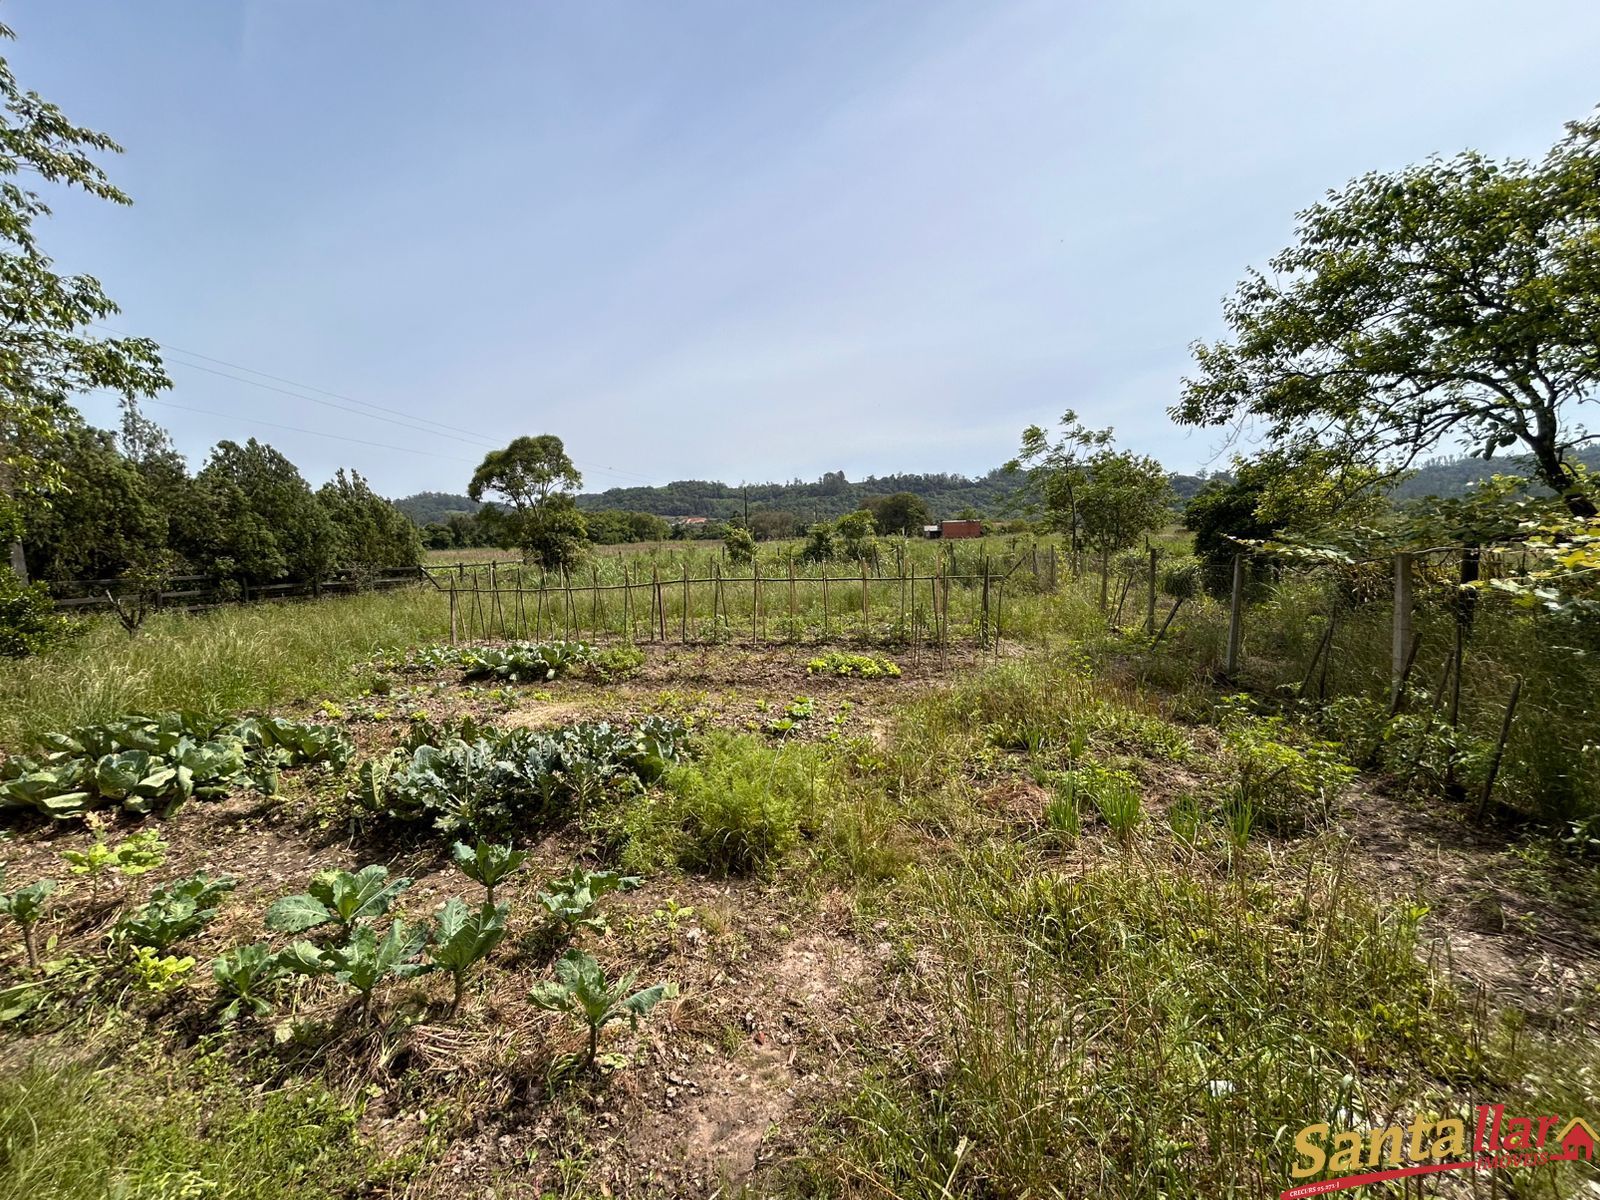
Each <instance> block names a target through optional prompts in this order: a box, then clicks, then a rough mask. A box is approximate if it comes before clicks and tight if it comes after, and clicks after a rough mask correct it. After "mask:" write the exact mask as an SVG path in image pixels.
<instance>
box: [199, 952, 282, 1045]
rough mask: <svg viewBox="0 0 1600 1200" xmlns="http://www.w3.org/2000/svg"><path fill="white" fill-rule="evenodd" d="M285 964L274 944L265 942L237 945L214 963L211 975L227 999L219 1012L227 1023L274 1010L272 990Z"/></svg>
mask: <svg viewBox="0 0 1600 1200" xmlns="http://www.w3.org/2000/svg"><path fill="white" fill-rule="evenodd" d="M285 973H286V972H285V968H284V965H283V963H282V962H280V961H279V959H278V956H277V955H276V954H274V953H273V950H272V947H271V946H269V945H267V943H265V942H257V943H256V944H255V945H253V946H236V947H234V948H233V949H232V950H229V951H228V952H227V953H225V954H223V955H222V956H221V957H220V958H218V959H216V960H215V961H214V962H212V964H211V978H212V979H214V980H216V982H217V993H218V996H219V997H220V998H223V999H226V1001H227V1003H226V1004H225V1005H223V1007H222V1011H221V1013H220V1014H219V1016H220V1018H221V1020H222V1023H223V1024H224V1025H231V1024H232V1023H233V1022H234V1021H237V1020H238V1019H239V1018H240V1017H241V1016H252V1017H256V1018H260V1017H264V1016H266V1015H267V1014H268V1013H269V1012H271V1011H272V1003H271V1001H270V1000H268V998H267V997H268V993H269V991H270V990H271V988H272V985H273V984H275V983H277V982H278V980H280V979H282V978H283V976H284V974H285Z"/></svg>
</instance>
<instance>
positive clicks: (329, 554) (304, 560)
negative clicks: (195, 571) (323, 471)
mask: <svg viewBox="0 0 1600 1200" xmlns="http://www.w3.org/2000/svg"><path fill="white" fill-rule="evenodd" d="M195 484H196V488H197V493H198V494H197V496H196V504H197V509H196V511H195V512H193V513H191V514H189V519H190V526H189V530H190V535H191V537H192V539H193V542H192V545H191V546H190V551H191V553H190V554H189V558H190V560H191V561H192V562H195V563H196V564H197V565H198V564H203V565H204V566H205V568H206V569H207V570H210V571H212V572H214V573H215V574H217V575H220V576H227V577H231V578H233V579H236V580H238V581H239V582H242V583H249V584H257V585H259V584H264V583H270V582H273V581H275V580H278V579H284V578H288V579H293V580H317V579H323V578H326V576H327V575H328V574H329V573H330V572H331V571H332V570H333V568H334V564H335V562H336V560H337V555H338V534H337V532H336V530H335V529H334V526H333V522H332V521H331V520H329V519H328V514H327V512H326V511H325V510H324V509H323V506H322V505H321V504H319V503H318V502H317V498H316V496H314V495H313V494H312V491H311V488H310V486H309V485H308V484H307V483H306V481H305V480H304V479H303V478H302V477H301V475H300V472H299V471H298V470H297V469H296V468H295V465H294V464H293V463H292V462H290V461H289V460H288V459H287V458H285V457H284V456H283V455H282V454H280V453H279V452H278V451H276V450H274V449H273V448H272V447H271V446H267V445H264V444H262V443H260V442H258V441H256V440H255V439H254V438H251V439H250V440H249V441H248V442H246V443H245V444H244V445H243V446H240V445H239V444H238V443H236V442H218V443H217V445H216V448H215V449H213V450H212V452H211V458H210V460H209V461H208V462H207V463H206V465H205V467H204V469H202V470H201V472H200V473H199V474H198V475H197V476H195Z"/></svg>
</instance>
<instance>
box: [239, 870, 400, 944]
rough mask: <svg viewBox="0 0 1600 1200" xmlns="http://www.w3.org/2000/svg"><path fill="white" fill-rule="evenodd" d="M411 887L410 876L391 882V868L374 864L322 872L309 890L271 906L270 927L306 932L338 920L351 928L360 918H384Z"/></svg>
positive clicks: (288, 931) (282, 930) (283, 931)
mask: <svg viewBox="0 0 1600 1200" xmlns="http://www.w3.org/2000/svg"><path fill="white" fill-rule="evenodd" d="M410 886H411V880H410V879H407V878H404V877H402V878H400V879H396V880H395V881H394V882H392V883H391V882H389V868H388V867H385V866H381V865H379V864H377V863H373V864H372V865H371V866H367V867H362V868H361V870H359V871H355V872H351V871H319V872H318V873H317V874H316V875H314V876H313V877H312V879H311V884H310V886H309V887H308V888H307V890H306V891H305V892H303V893H301V894H300V895H297V896H285V897H284V898H283V899H282V900H279V901H278V902H277V903H275V904H273V906H272V907H271V908H269V909H267V920H266V924H267V928H268V929H271V930H273V931H274V932H276V933H304V932H305V931H306V930H307V929H314V928H316V927H317V926H318V925H326V924H327V923H328V922H330V921H336V922H338V924H339V925H340V927H341V928H343V929H345V930H347V931H348V930H349V929H350V927H351V926H352V925H354V924H355V923H356V922H357V921H363V920H370V919H372V918H373V917H381V916H382V915H383V914H384V913H386V912H388V911H389V909H390V908H391V907H392V906H393V904H394V901H395V898H396V897H397V896H399V895H400V893H401V892H403V891H405V890H406V889H407V888H408V887H410Z"/></svg>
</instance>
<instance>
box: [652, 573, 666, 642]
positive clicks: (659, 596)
mask: <svg viewBox="0 0 1600 1200" xmlns="http://www.w3.org/2000/svg"><path fill="white" fill-rule="evenodd" d="M650 573H651V575H653V576H654V577H655V581H656V632H658V633H659V634H660V635H661V640H662V641H663V642H665V641H666V640H667V597H666V593H664V592H663V591H662V590H661V568H660V567H651V568H650Z"/></svg>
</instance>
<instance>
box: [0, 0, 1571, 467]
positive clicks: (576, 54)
mask: <svg viewBox="0 0 1600 1200" xmlns="http://www.w3.org/2000/svg"><path fill="white" fill-rule="evenodd" d="M0 19H3V20H4V21H5V22H6V23H8V24H10V25H11V26H12V27H13V28H14V29H15V30H16V32H17V34H18V41H17V42H15V43H13V44H11V45H10V46H9V47H7V48H6V49H5V51H4V52H5V53H6V55H7V56H8V57H9V58H10V60H11V62H12V65H13V68H14V70H15V71H16V72H17V74H18V76H19V77H20V79H21V81H22V83H23V84H24V86H27V87H32V88H34V89H36V90H38V91H39V92H41V93H42V94H43V95H45V96H46V97H48V98H50V99H52V100H54V101H56V102H57V103H59V104H60V105H62V107H63V108H65V109H66V111H67V113H68V115H69V116H71V117H73V118H74V119H75V120H78V121H80V122H82V123H85V124H89V125H92V126H94V127H97V128H100V129H104V130H105V131H107V132H108V133H110V134H112V135H113V136H114V137H116V138H117V139H118V140H119V141H121V142H122V143H123V145H124V146H125V147H126V150H127V153H126V154H124V155H123V156H122V157H121V158H120V159H117V160H115V161H114V162H113V163H112V164H111V166H112V170H113V173H114V176H115V178H116V180H117V181H118V182H119V183H120V184H121V185H122V186H123V187H124V188H125V189H126V190H127V191H129V192H130V193H131V194H132V195H133V197H134V200H135V202H136V203H135V207H133V208H132V209H117V208H112V207H110V206H104V205H97V204H90V203H87V202H84V201H81V200H77V199H71V198H67V197H59V198H57V199H56V211H57V217H56V219H55V220H54V221H53V222H52V225H51V227H50V229H49V230H48V231H47V234H46V245H47V247H48V248H49V249H50V251H51V252H52V253H53V254H54V255H55V257H56V258H57V261H58V263H59V264H60V265H61V266H62V267H64V268H67V269H70V270H83V271H88V272H90V273H92V274H95V275H97V276H98V277H99V278H100V279H101V281H102V282H103V283H104V285H105V286H106V288H107V290H108V291H109V292H110V293H111V295H112V296H113V297H114V298H115V299H116V300H117V301H118V302H119V303H120V304H121V305H122V306H123V309H124V313H123V316H122V317H121V318H119V320H118V323H117V324H118V328H120V329H123V330H127V331H131V332H138V333H142V334H147V335H149V336H153V337H155V338H157V339H159V340H161V341H162V342H163V343H166V344H168V345H170V346H173V347H181V348H182V351H181V352H180V351H178V350H174V351H173V354H172V360H173V365H172V368H171V374H172V375H173V378H174V379H175V381H176V383H177V386H176V387H175V388H174V390H173V391H172V392H171V393H169V394H167V395H166V396H164V397H163V399H164V400H166V401H168V402H169V405H176V406H181V407H171V406H167V407H163V406H152V407H151V408H150V410H149V411H150V413H151V415H152V416H154V417H156V418H158V419H159V420H161V421H162V422H163V423H164V424H166V425H167V426H168V427H169V428H170V429H172V430H173V432H174V435H175V437H176V439H177V442H178V444H179V447H180V449H182V450H183V451H184V452H185V453H186V454H188V455H189V456H190V458H191V461H192V462H194V463H195V465H198V464H199V463H200V461H202V460H203V458H204V455H205V452H206V450H207V448H208V447H209V446H210V445H211V444H212V443H214V442H215V441H217V440H218V439H220V438H232V439H235V440H240V441H242V440H243V439H244V438H245V437H248V436H250V435H251V434H255V435H257V436H260V437H262V438H263V439H265V440H267V441H270V442H272V443H273V444H274V445H276V446H278V447H279V448H280V449H282V450H283V451H285V452H286V453H287V454H288V455H289V456H290V457H291V458H292V459H294V460H295V461H296V462H297V463H298V464H300V466H301V469H302V470H303V471H304V473H305V474H306V476H307V478H308V479H310V480H311V481H312V483H313V484H317V483H320V482H321V481H322V480H323V479H325V478H326V477H327V476H328V475H329V474H331V473H332V471H333V469H334V468H335V467H337V466H341V465H347V466H353V467H355V468H357V469H358V470H360V471H362V472H363V473H364V474H366V475H367V476H368V477H369V478H370V479H371V480H372V481H373V483H374V485H375V486H376V487H377V488H378V489H379V490H380V491H383V492H385V493H387V494H390V495H402V494H405V493H409V492H412V491H416V490H421V489H437V490H444V491H457V490H462V489H463V488H464V486H465V483H466V481H467V479H468V477H469V476H470V474H471V470H472V467H473V465H474V464H475V462H476V460H477V459H478V458H479V457H480V456H481V454H482V452H483V450H484V449H486V448H488V446H489V445H490V444H492V443H493V444H498V443H503V442H504V441H506V440H509V439H510V438H511V437H513V436H516V435H518V434H522V433H544V432H550V433H556V434H559V435H560V436H561V437H563V438H564V439H566V442H567V445H568V449H569V451H570V452H571V454H572V456H573V457H574V459H576V461H577V462H578V464H579V466H580V467H581V468H582V469H583V470H584V472H585V485H586V487H588V488H592V489H600V488H604V487H608V486H616V485H627V484H634V483H642V482H647V481H648V482H665V481H667V480H669V479H675V478H721V479H726V480H728V481H730V482H738V481H740V480H752V481H754V480H764V479H788V478H794V477H801V478H813V477H815V476H817V475H819V474H821V473H822V472H823V471H826V470H841V469H842V470H844V471H845V472H847V474H849V475H850V476H851V477H852V478H855V477H859V476H861V475H864V474H867V473H869V472H879V473H883V472H891V471H896V470H910V471H921V470H934V471H937V470H948V471H964V472H969V473H978V472H981V471H984V470H987V469H988V468H989V467H991V466H994V465H996V464H998V463H999V462H1001V461H1003V460H1004V459H1005V458H1006V457H1008V456H1009V454H1010V453H1011V452H1012V451H1013V450H1014V448H1015V446H1016V443H1017V439H1018V434H1019V432H1020V430H1021V429H1022V428H1023V427H1024V426H1025V425H1027V424H1029V423H1031V422H1049V421H1052V420H1054V418H1055V417H1056V416H1058V415H1059V413H1060V412H1061V411H1062V410H1063V409H1066V408H1068V407H1071V408H1075V409H1076V410H1077V411H1078V412H1079V413H1080V415H1082V416H1083V417H1084V418H1085V419H1086V420H1088V421H1089V422H1090V423H1092V424H1095V425H1112V426H1115V427H1116V429H1117V431H1118V435H1119V440H1120V441H1121V442H1122V443H1124V444H1126V445H1129V446H1131V447H1133V448H1136V449H1140V450H1143V451H1146V452H1149V453H1152V454H1155V455H1157V456H1158V457H1160V458H1161V459H1162V460H1163V461H1164V462H1166V463H1167V464H1168V465H1169V466H1170V467H1172V468H1174V469H1180V470H1186V469H1193V468H1195V467H1198V466H1204V465H1212V466H1216V465H1222V464H1223V462H1224V460H1223V459H1221V458H1218V457H1217V453H1218V446H1219V439H1218V437H1217V435H1216V434H1215V433H1213V432H1210V431H1192V430H1181V429H1176V428H1174V427H1173V426H1172V425H1171V424H1170V423H1169V422H1168V420H1167V418H1166V416H1165V410H1166V407H1167V405H1169V404H1170V403H1171V402H1172V400H1173V398H1174V396H1175V395H1176V391H1177V387H1178V381H1179V379H1180V377H1181V376H1182V374H1183V372H1184V370H1185V368H1186V365H1187V362H1188V353H1187V346H1188V343H1189V342H1190V341H1192V340H1193V339H1195V338H1208V337H1214V336H1216V335H1217V334H1218V333H1219V332H1220V331H1221V327H1220V301H1221V298H1222V297H1223V296H1224V294H1226V293H1227V292H1228V291H1230V290H1231V289H1232V287H1233V285H1234V284H1235V283H1236V282H1237V281H1238V279H1239V278H1240V276H1241V274H1242V272H1243V270H1244V268H1245V267H1246V266H1247V265H1250V264H1261V263H1262V262H1264V260H1265V259H1266V258H1267V256H1269V255H1270V254H1272V253H1273V252H1274V251H1275V250H1277V249H1279V248H1281V247H1282V246H1283V245H1284V244H1285V243H1286V242H1287V241H1288V239H1289V238H1290V235H1291V232H1292V227H1293V213H1294V212H1295V210H1296V209H1298V208H1301V207H1304V206H1305V205H1306V204H1308V203H1310V202H1312V201H1314V200H1315V199H1317V198H1318V196H1319V195H1320V194H1321V193H1322V192H1323V191H1324V190H1325V189H1327V188H1329V187H1334V186H1337V185H1339V184H1340V183H1342V182H1343V181H1344V180H1346V179H1348V178H1350V177H1351V176H1353V175H1356V174H1359V173H1361V172H1362V171H1364V170H1367V169H1369V168H1387V167H1395V166H1399V165H1402V164H1404V163H1407V162H1410V161H1414V160H1416V159H1418V158H1421V157H1424V156H1426V155H1427V154H1429V153H1432V152H1446V153H1448V152H1451V151H1454V150H1456V149H1459V148H1461V147H1463V146H1469V145H1470V146H1475V147H1477V148H1480V149H1483V150H1485V151H1488V152H1491V153H1496V154H1526V155H1536V154H1538V153H1540V152H1541V151H1542V150H1543V149H1544V148H1545V147H1547V146H1548V145H1549V144H1550V143H1551V142H1552V141H1554V140H1555V139H1556V137H1557V136H1558V135H1559V134H1560V132H1561V124H1562V122H1563V121H1565V120H1569V119H1572V118H1576V117H1579V116H1581V115H1584V114H1585V113H1587V112H1588V111H1589V110H1590V108H1591V107H1592V106H1593V105H1594V104H1595V103H1596V102H1597V101H1600V86H1597V82H1600V76H1597V75H1596V71H1595V63H1596V62H1597V61H1600V4H1596V3H1594V2H1593V0H1522V2H1519V3H1484V2H1478V0H1450V2H1448V3H1447V2H1443V0H1439V2H1428V3H1422V2H1396V0H1387V2H1384V3H1377V2H1368V0H1341V2H1340V3H1337V4H1335V3H1331V2H1329V3H1322V4H1315V5H1313V4H1307V3H1292V4H1291V3H1283V2H1282V0H1262V2H1236V3H1227V4H1209V5H1207V4H1195V3H1193V2H1192V0H1188V2H1185V3H1128V4H1117V5H1110V4H1101V5H1090V4H1072V3H1066V2H1057V3H1032V2H1027V3H1010V2H1006V0H985V2H982V3H979V2H976V0H974V2H971V3H963V4H938V3H900V2H888V3H871V2H857V3H831V2H825V0H805V2H804V3H799V2H792V3H787V4H777V3H749V2H745V3H738V4H735V3H692V2H687V3H672V4H661V3H632V4H628V3H608V2H605V0H599V2H586V3H565V4H542V3H541V4H535V3H509V2H507V3H496V2H490V0H474V2H471V3H462V4H440V3H426V4H424V3H414V2H409V0H383V2H381V3H380V2H378V0H256V2H240V3H230V2H227V0H204V2H202V0H138V2H137V3H132V2H130V0H8V2H7V3H4V4H3V5H0ZM196 355H205V356H208V357H207V358H199V357H196ZM179 360H182V361H183V363H184V364H187V365H180V363H179ZM217 360H220V362H219V361H217ZM222 363H229V364H237V366H223V365H221V364H222ZM202 367H209V368H210V372H208V371H205V370H202V369H200V368H202ZM238 367H246V368H252V369H254V370H255V371H257V372H264V373H266V374H268V375H272V376H277V377H280V378H281V379H282V380H291V381H294V382H293V383H292V384H285V383H282V382H274V381H272V380H270V379H266V378H263V377H262V376H260V375H255V376H246V377H247V378H253V379H255V380H256V382H257V383H258V384H261V383H265V384H268V385H269V386H270V387H273V388H278V389H281V390H278V391H269V390H266V389H265V388H262V387H259V386H250V385H248V384H245V383H242V382H239V381H238V380H236V379H232V378H228V377H226V376H229V375H232V376H239V375H243V374H244V372H242V371H240V370H239V369H238ZM213 372H223V373H224V374H216V373H213ZM308 387H309V388H316V389H322V391H321V392H320V393H312V392H308V391H307V388H308ZM289 392H293V393H297V394H294V395H290V394H285V393H289ZM325 393H332V395H328V394H325ZM309 395H314V396H316V398H317V399H321V400H325V401H328V402H329V403H328V404H322V405H319V404H317V403H314V402H313V400H311V399H308V398H307V396H309ZM334 396H338V397H346V398H348V399H334V398H333V397H334ZM350 400H355V401H359V402H364V404H365V405H367V406H381V407H382V408H384V409H388V410H393V412H398V413H404V414H410V415H411V416H412V418H413V419H414V420H421V421H424V422H427V424H426V426H425V427H424V428H411V427H405V426H403V425H397V424H394V423H391V422H390V421H380V420H378V419H376V416H377V415H383V416H390V415H391V414H389V413H384V414H377V413H376V412H375V410H374V409H372V408H370V407H362V405H359V404H358V405H351V404H350ZM329 405H340V406H344V407H345V408H349V407H356V408H359V409H360V410H361V411H360V412H359V413H351V412H347V411H342V410H341V409H340V408H336V407H330V406H329ZM83 407H84V409H85V411H86V413H88V415H89V416H90V418H91V419H92V420H96V421H97V422H99V423H108V422H109V421H110V420H111V418H112V416H113V415H114V409H113V406H112V405H111V404H110V403H109V402H107V401H105V400H104V399H100V398H93V397H91V398H88V399H87V400H86V401H85V402H84V405H83ZM195 410H206V411H205V412H200V411H195ZM212 414H220V415H212ZM393 419H394V420H399V419H400V418H393ZM284 426H287V427H293V429H295V430H315V431H318V432H319V433H321V434H324V435H335V437H337V438H344V439H351V440H345V441H340V440H335V437H327V436H315V435H313V434H310V433H305V432H292V431H290V430H289V429H285V428H281V427H284ZM443 427H448V431H447V430H446V429H445V428H443ZM367 443H379V445H372V444H367Z"/></svg>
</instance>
